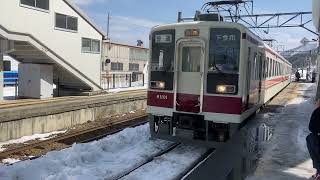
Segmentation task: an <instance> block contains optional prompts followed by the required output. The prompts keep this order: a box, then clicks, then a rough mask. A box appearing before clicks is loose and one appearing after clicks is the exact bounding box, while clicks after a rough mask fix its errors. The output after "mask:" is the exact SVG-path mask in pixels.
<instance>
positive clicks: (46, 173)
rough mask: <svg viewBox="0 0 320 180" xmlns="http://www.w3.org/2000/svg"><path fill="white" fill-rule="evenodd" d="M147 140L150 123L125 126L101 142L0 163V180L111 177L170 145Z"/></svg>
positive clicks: (79, 179)
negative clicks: (24, 159)
mask: <svg viewBox="0 0 320 180" xmlns="http://www.w3.org/2000/svg"><path fill="white" fill-rule="evenodd" d="M171 145H172V143H171V142H167V141H162V140H150V132H149V125H143V126H139V127H135V128H128V129H125V130H123V131H122V132H120V133H117V134H115V135H111V136H108V137H106V138H104V139H102V140H100V141H96V142H92V143H87V144H75V145H73V146H72V147H71V148H69V149H66V150H63V151H56V152H49V153H48V154H47V155H46V156H44V157H41V158H38V159H35V160H32V161H23V162H19V163H16V164H13V165H11V166H4V165H0V179H1V180H13V179H14V180H15V179H19V180H65V179H76V180H87V179H90V180H98V179H99V180H100V179H112V178H113V177H117V176H119V175H121V174H122V173H123V172H125V171H128V170H130V169H131V168H133V167H136V166H137V165H139V164H141V163H143V162H145V161H146V159H149V158H151V157H153V156H154V155H155V154H157V153H159V152H161V151H163V150H164V149H166V148H167V147H169V146H171Z"/></svg>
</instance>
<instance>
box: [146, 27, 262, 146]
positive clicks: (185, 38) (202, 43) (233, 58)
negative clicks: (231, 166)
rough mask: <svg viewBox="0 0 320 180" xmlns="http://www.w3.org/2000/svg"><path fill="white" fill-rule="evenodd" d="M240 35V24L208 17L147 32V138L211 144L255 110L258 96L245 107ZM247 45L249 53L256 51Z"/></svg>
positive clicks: (255, 46)
mask: <svg viewBox="0 0 320 180" xmlns="http://www.w3.org/2000/svg"><path fill="white" fill-rule="evenodd" d="M246 33H247V31H246V28H245V27H244V26H242V25H240V24H236V23H226V22H210V21H209V22H207V21H195V22H185V23H177V24H172V25H166V26H158V27H155V28H154V29H153V30H152V32H151V35H150V39H151V41H150V45H151V48H150V49H151V59H150V62H149V65H150V68H149V73H150V74H149V89H148V100H147V105H148V109H147V111H148V113H149V118H150V119H149V120H150V130H151V135H152V137H154V138H160V139H166V140H170V141H177V142H188V143H190V142H192V143H200V144H203V145H209V146H215V145H217V143H221V142H225V141H227V140H228V139H229V138H230V137H231V136H232V134H233V133H234V132H235V131H236V130H237V129H238V127H239V125H240V124H241V123H242V122H243V121H244V119H245V118H247V117H248V116H249V115H250V112H251V113H252V112H254V111H255V110H256V108H257V107H258V104H261V103H260V102H262V101H263V100H260V98H256V102H255V104H253V105H252V106H250V105H249V104H250V103H249V100H252V97H251V96H250V98H249V93H248V92H249V89H248V88H250V80H248V81H246V80H245V79H246V78H247V76H250V73H249V75H248V73H247V69H246V68H247V64H248V63H247V59H248V57H247V56H246V55H245V54H244V53H243V52H244V51H245V50H247V48H248V45H247V44H245V43H247V39H249V38H250V36H249V35H248V34H246ZM251 41H253V40H252V39H251ZM250 44H251V46H253V47H252V51H257V52H259V51H260V50H261V49H260V48H259V46H258V44H253V42H250ZM246 94H248V95H246ZM260 95H261V89H260ZM253 100H254V99H253ZM249 106H250V107H249ZM250 108H251V109H250Z"/></svg>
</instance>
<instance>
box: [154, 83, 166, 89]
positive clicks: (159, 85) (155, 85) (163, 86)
mask: <svg viewBox="0 0 320 180" xmlns="http://www.w3.org/2000/svg"><path fill="white" fill-rule="evenodd" d="M150 87H151V88H153V89H165V88H166V83H165V82H163V81H151V82H150Z"/></svg>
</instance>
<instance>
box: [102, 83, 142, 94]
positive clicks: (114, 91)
mask: <svg viewBox="0 0 320 180" xmlns="http://www.w3.org/2000/svg"><path fill="white" fill-rule="evenodd" d="M139 89H147V84H145V85H144V86H142V85H141V86H136V87H128V88H116V89H109V90H106V91H107V92H109V93H118V92H123V91H131V90H139Z"/></svg>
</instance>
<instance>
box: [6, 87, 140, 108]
mask: <svg viewBox="0 0 320 180" xmlns="http://www.w3.org/2000/svg"><path fill="white" fill-rule="evenodd" d="M144 92H146V90H130V91H123V92H119V93H110V94H104V95H96V96H68V97H57V98H51V99H44V100H39V99H37V100H34V99H25V100H16V101H14V102H10V101H4V102H0V109H7V108H13V107H21V106H30V105H39V104H46V103H54V102H64V101H70V102H71V101H85V100H95V99H101V98H102V97H107V96H112V97H119V96H125V95H130V94H135V93H144Z"/></svg>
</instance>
